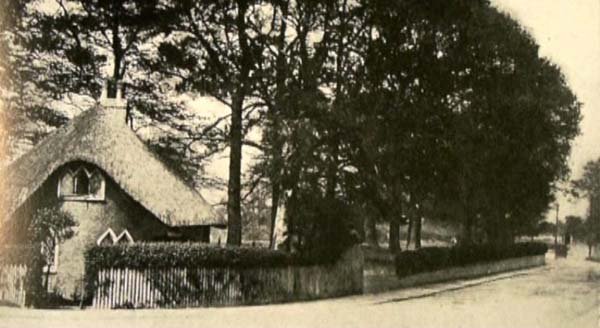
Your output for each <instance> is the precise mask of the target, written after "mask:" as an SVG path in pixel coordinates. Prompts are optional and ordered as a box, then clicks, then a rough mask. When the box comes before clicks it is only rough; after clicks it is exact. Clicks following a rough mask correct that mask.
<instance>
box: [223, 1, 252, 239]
mask: <svg viewBox="0 0 600 328" xmlns="http://www.w3.org/2000/svg"><path fill="white" fill-rule="evenodd" d="M237 5H238V13H237V16H236V27H237V33H238V43H239V45H240V50H241V58H240V63H239V64H240V73H239V75H238V76H237V81H234V82H233V83H234V85H235V86H234V90H235V91H234V93H233V97H232V98H233V99H232V104H231V131H230V132H229V148H230V152H229V183H228V186H227V196H228V199H227V220H228V221H227V223H228V230H227V244H229V245H238V246H239V245H241V244H242V207H241V203H242V197H241V189H242V187H241V175H242V112H243V109H244V99H245V98H246V91H247V89H248V78H249V73H250V65H251V55H252V54H251V53H250V49H249V45H248V37H247V35H246V17H245V15H246V12H247V11H248V2H247V1H245V0H238V1H237Z"/></svg>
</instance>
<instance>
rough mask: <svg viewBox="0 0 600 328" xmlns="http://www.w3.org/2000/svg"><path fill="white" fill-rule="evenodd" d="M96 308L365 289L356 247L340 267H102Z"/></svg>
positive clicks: (220, 302) (219, 302)
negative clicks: (144, 268)
mask: <svg viewBox="0 0 600 328" xmlns="http://www.w3.org/2000/svg"><path fill="white" fill-rule="evenodd" d="M95 286H96V289H95V292H94V296H93V300H92V306H93V307H94V308H123V307H125V308H178V307H203V306H224V305H246V304H267V303H279V302H288V301H297V300H307V299H317V298H328V297H336V296H344V295H351V294H360V293H362V291H363V258H362V252H361V250H360V249H359V248H358V247H354V248H352V249H350V250H348V251H347V252H346V253H344V254H343V256H342V257H341V258H340V260H338V261H337V262H336V263H334V264H331V265H318V266H317V265H315V266H284V267H274V268H247V269H241V268H227V267H220V268H169V269H146V270H133V269H127V268H125V269H123V268H105V269H101V270H100V271H99V272H98V274H97V277H96V284H95Z"/></svg>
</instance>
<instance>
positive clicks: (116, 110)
mask: <svg viewBox="0 0 600 328" xmlns="http://www.w3.org/2000/svg"><path fill="white" fill-rule="evenodd" d="M100 105H101V106H102V108H103V110H105V111H107V113H110V116H112V117H114V118H115V119H116V120H120V121H122V122H123V123H127V99H125V98H124V97H123V84H122V83H121V82H111V81H106V83H105V85H104V88H103V90H102V95H101V96H100Z"/></svg>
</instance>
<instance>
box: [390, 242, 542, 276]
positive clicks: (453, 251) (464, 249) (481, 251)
mask: <svg viewBox="0 0 600 328" xmlns="http://www.w3.org/2000/svg"><path fill="white" fill-rule="evenodd" d="M547 251H548V246H547V245H546V244H543V243H517V244H512V245H504V246H498V245H470V246H456V247H450V248H444V247H425V248H421V249H419V250H414V251H404V252H400V253H398V254H397V255H396V273H397V274H398V276H399V277H405V276H408V275H412V274H416V273H421V272H428V271H435V270H441V269H444V268H449V267H453V266H464V265H469V264H475V263H482V262H490V261H499V260H504V259H509V258H517V257H523V256H531V255H542V254H545V253H546V252H547Z"/></svg>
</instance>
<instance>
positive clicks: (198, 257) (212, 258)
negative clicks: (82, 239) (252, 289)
mask: <svg viewBox="0 0 600 328" xmlns="http://www.w3.org/2000/svg"><path fill="white" fill-rule="evenodd" d="M85 259H86V266H87V267H96V266H97V267H113V268H138V269H143V268H170V267H193V268H195V267H199V266H203V267H225V266H226V267H236V268H239V267H244V268H247V267H258V266H269V267H275V266H285V265H290V264H296V265H311V264H319V263H318V262H321V263H323V262H326V261H319V260H311V259H308V258H305V257H301V256H298V255H292V254H288V253H285V252H282V251H275V250H270V249H265V248H250V247H224V248H220V247H215V246H210V245H207V244H202V243H142V244H134V245H110V246H94V247H92V248H90V249H88V250H87V251H86V254H85ZM332 260H333V259H332Z"/></svg>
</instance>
